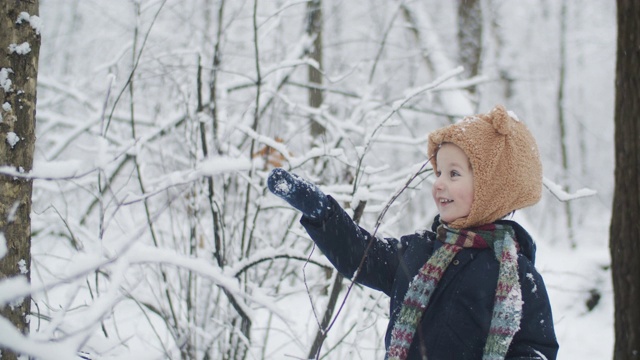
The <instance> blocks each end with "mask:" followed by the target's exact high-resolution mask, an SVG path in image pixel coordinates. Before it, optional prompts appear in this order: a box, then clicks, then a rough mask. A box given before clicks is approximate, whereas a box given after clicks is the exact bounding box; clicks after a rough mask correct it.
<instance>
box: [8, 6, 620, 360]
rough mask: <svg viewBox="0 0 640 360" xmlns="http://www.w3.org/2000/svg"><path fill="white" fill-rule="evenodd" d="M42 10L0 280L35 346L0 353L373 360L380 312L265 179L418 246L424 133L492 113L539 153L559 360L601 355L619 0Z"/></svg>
mask: <svg viewBox="0 0 640 360" xmlns="http://www.w3.org/2000/svg"><path fill="white" fill-rule="evenodd" d="M39 4H40V5H39V7H40V8H39V14H38V16H37V17H35V18H34V17H33V16H31V17H29V16H28V14H27V16H26V17H23V18H24V19H23V20H24V21H31V25H32V27H34V29H36V28H37V30H38V31H39V32H40V35H39V36H40V37H41V46H40V49H39V66H38V76H37V111H36V128H35V131H36V138H37V140H36V142H35V152H34V164H33V169H32V170H31V171H30V172H29V174H28V178H30V179H33V193H32V211H31V262H30V268H28V269H27V267H26V265H25V264H24V262H23V263H22V264H20V266H23V267H24V271H23V273H27V272H29V275H30V283H29V282H27V281H26V280H25V277H24V276H17V277H11V278H7V279H3V280H1V281H0V303H1V304H2V305H7V304H9V305H10V306H13V305H14V304H20V303H21V302H22V301H23V298H24V297H25V296H31V310H30V314H31V315H30V318H29V321H30V325H29V326H30V334H29V335H28V336H25V335H22V334H21V332H20V331H19V330H18V329H16V328H15V327H14V326H13V325H11V324H10V323H9V322H8V321H7V320H6V319H4V318H1V317H0V349H11V350H12V351H15V352H18V353H21V354H25V355H28V356H31V357H34V358H38V359H202V360H205V359H228V360H241V359H247V360H250V359H312V358H313V359H382V358H384V354H385V349H384V333H385V329H386V326H387V322H388V311H389V299H388V297H387V296H386V295H384V294H382V293H380V292H376V291H374V290H371V289H368V288H365V287H362V286H360V285H357V284H354V283H352V282H351V280H350V279H348V278H343V277H342V276H341V275H339V274H338V273H337V272H336V271H335V270H334V269H333V267H332V265H331V264H330V263H329V262H328V260H327V259H326V258H325V257H324V256H323V255H322V253H321V252H320V251H319V250H317V249H316V248H315V247H314V244H313V242H312V241H311V240H310V238H309V237H308V235H307V234H306V233H305V232H304V230H303V229H302V227H301V226H300V225H299V222H298V221H299V219H300V214H299V213H298V212H297V211H295V210H294V209H292V208H291V207H289V206H287V204H286V203H284V202H283V201H281V200H280V199H278V198H276V197H275V196H273V195H272V194H271V193H269V191H268V190H267V189H266V178H267V176H268V174H269V172H270V171H271V170H272V169H273V168H275V167H282V168H285V169H287V170H288V171H291V172H293V173H296V174H298V175H300V176H302V177H304V178H306V179H309V180H311V181H313V182H315V183H316V184H318V185H319V186H320V188H321V189H322V190H323V191H324V192H325V193H327V194H330V195H331V196H333V197H334V198H335V199H336V200H338V201H339V202H340V203H341V204H342V206H343V207H344V208H345V209H347V210H348V212H350V214H352V215H353V216H354V219H355V221H357V222H358V223H359V224H360V225H361V226H362V227H363V228H366V229H369V230H371V231H373V230H374V228H375V229H376V231H377V235H378V236H380V237H394V238H398V237H400V236H401V235H404V234H408V233H413V232H415V231H420V230H422V229H428V228H430V226H431V223H432V221H433V218H434V216H435V215H436V214H437V209H436V207H435V205H434V204H433V202H432V199H431V195H430V192H431V188H430V187H431V184H432V183H433V181H434V176H433V174H432V169H431V168H430V166H426V167H425V166H424V165H425V162H426V161H427V135H428V134H429V132H430V131H432V130H434V129H437V128H439V127H442V126H444V125H447V124H450V123H453V122H455V121H458V120H460V119H462V117H464V116H467V115H472V114H475V113H479V112H487V111H489V110H490V109H491V108H493V107H494V106H495V105H496V104H504V105H505V106H506V107H507V108H508V109H509V110H511V111H513V112H514V113H515V114H517V116H518V118H519V119H520V120H521V121H523V122H524V123H525V124H526V125H527V126H528V127H529V129H531V131H532V132H533V134H534V135H535V137H536V140H537V142H538V146H539V148H540V153H541V156H542V162H543V168H544V185H545V189H544V191H543V198H542V201H541V202H540V203H538V204H537V205H535V206H533V207H531V208H528V209H525V210H522V211H518V212H516V214H515V215H514V219H515V220H516V221H518V222H519V223H520V224H522V225H523V226H524V227H525V228H526V229H527V230H528V231H529V232H530V233H531V234H532V236H533V238H534V239H535V240H536V243H537V247H538V253H537V256H536V268H537V269H538V271H539V272H540V273H541V274H542V276H543V277H544V279H545V283H546V286H547V288H548V290H549V296H550V299H551V303H552V307H553V316H554V322H555V329H556V333H557V336H558V341H559V343H560V353H559V358H561V359H607V358H611V354H612V349H613V345H614V330H613V328H614V321H613V312H614V308H613V290H612V281H611V272H610V267H611V259H610V255H609V251H608V238H609V235H608V231H609V225H610V217H611V207H612V206H611V203H612V198H613V189H614V177H613V173H614V151H613V149H614V146H613V133H614V127H613V124H614V123H613V114H614V95H615V91H614V90H615V88H614V85H615V84H614V77H615V60H616V51H615V50H616V6H615V2H613V1H608V0H592V1H568V0H560V1H558V0H520V1H508V0H468V1H439V0H421V1H416V0H413V1H412V0H367V1H365V0H355V1H353V0H352V1H344V0H252V1H249V0H235V1H225V0H110V1H102V0H40V1H39ZM32 15H33V14H32ZM15 20H16V21H18V19H17V18H16V19H15ZM27 50H28V49H24V48H23V49H22V50H20V48H15V49H14V51H15V52H18V53H19V52H20V51H25V52H27ZM3 71H4V69H3ZM9 75H10V74H9V73H7V72H6V71H4V72H0V86H2V88H4V91H9V90H10V89H11V88H10V86H11V83H10V82H7V81H8V80H7V79H8V77H9ZM3 108H4V111H5V112H7V111H8V109H7V107H3ZM14 135H15V134H14ZM7 141H9V139H8V138H7ZM15 141H16V142H15V143H14V145H15V144H16V143H17V144H19V139H16V140H15ZM0 172H1V173H2V174H3V176H16V177H20V176H25V175H24V174H21V173H20V172H19V171H15V170H14V169H9V168H7V167H2V168H1V169H0ZM410 179H413V180H412V181H409V180H410ZM392 200H394V201H392ZM381 215H383V216H381ZM6 252H7V246H6V245H5V242H4V238H3V237H0V257H2V256H3V255H4V254H6ZM1 357H2V356H0V358H1Z"/></svg>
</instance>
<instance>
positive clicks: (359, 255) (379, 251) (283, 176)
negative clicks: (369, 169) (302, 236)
mask: <svg viewBox="0 0 640 360" xmlns="http://www.w3.org/2000/svg"><path fill="white" fill-rule="evenodd" d="M267 186H268V187H269V190H271V192H273V193H274V194H275V195H276V196H278V197H280V198H282V199H283V200H285V201H286V202H288V203H289V204H290V205H291V206H293V207H294V208H296V209H298V210H299V211H300V212H301V213H302V214H303V216H302V219H301V221H300V222H301V224H302V226H304V228H305V229H306V230H307V233H309V236H311V238H312V239H313V241H314V242H315V243H316V245H317V246H318V248H319V249H320V250H321V251H322V252H323V253H324V254H325V255H326V256H327V258H328V259H329V261H331V263H332V264H333V265H334V266H335V267H336V269H337V270H338V271H339V272H340V273H341V274H343V275H344V276H346V277H348V278H353V276H354V273H355V272H356V270H357V269H358V267H359V266H360V265H361V263H362V268H361V269H360V271H359V272H358V276H357V278H356V281H357V282H358V283H361V284H363V285H365V286H368V287H371V288H374V289H377V290H381V291H383V292H385V293H386V294H390V292H391V287H392V284H393V279H394V276H395V272H396V269H397V267H398V264H399V259H400V256H401V252H402V248H403V246H399V245H400V241H398V240H396V239H377V238H374V237H373V236H371V235H370V234H369V233H368V232H367V231H366V230H364V229H362V228H361V227H359V226H358V225H357V224H356V223H354V222H353V220H352V219H351V217H349V215H348V214H347V213H346V212H345V211H344V210H343V209H342V208H341V207H340V205H338V203H337V202H336V201H335V200H334V199H333V198H331V197H330V196H327V195H325V194H324V193H323V192H322V191H321V190H320V189H319V188H318V187H317V186H316V185H314V184H312V183H310V182H308V181H306V180H304V179H302V178H300V177H299V176H297V175H295V174H290V173H288V172H286V171H285V170H283V169H274V170H273V171H272V172H271V174H270V175H269V179H268V181H267ZM365 254H366V258H364V256H365ZM363 258H364V259H365V260H364V263H363V262H362V260H363Z"/></svg>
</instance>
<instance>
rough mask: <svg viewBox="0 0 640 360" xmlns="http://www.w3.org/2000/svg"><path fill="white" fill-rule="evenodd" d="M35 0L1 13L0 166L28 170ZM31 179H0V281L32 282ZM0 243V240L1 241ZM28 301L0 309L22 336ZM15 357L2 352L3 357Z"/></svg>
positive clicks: (36, 48)
mask: <svg viewBox="0 0 640 360" xmlns="http://www.w3.org/2000/svg"><path fill="white" fill-rule="evenodd" d="M37 15H38V1H37V0H32V1H3V2H2V7H1V11H0V51H2V54H3V56H0V115H1V116H0V120H1V121H0V166H8V167H11V168H15V169H16V170H17V171H19V172H25V173H27V172H29V171H31V168H32V165H33V150H34V146H35V112H36V79H37V75H38V54H39V52H40V34H39V18H37ZM31 190H32V181H31V180H27V179H21V178H17V177H9V176H0V232H1V233H2V234H3V235H4V238H5V240H6V245H7V253H6V254H5V256H4V257H3V258H2V259H0V281H1V280H3V279H6V278H8V277H13V276H19V275H21V276H26V277H27V279H28V280H29V281H30V280H31V274H30V270H31V253H30V250H31V218H30V214H31ZM0 241H2V239H1V238H0ZM30 311H31V299H30V298H25V299H23V300H22V301H21V302H19V303H16V304H10V305H9V306H6V307H3V308H2V309H0V315H1V316H3V317H5V318H7V319H8V320H9V321H11V323H12V324H14V325H15V327H16V328H17V329H19V330H20V331H22V332H23V333H25V334H26V333H28V332H29V320H28V315H29V313H30ZM16 358H17V355H16V354H13V353H10V352H7V351H3V352H2V359H16Z"/></svg>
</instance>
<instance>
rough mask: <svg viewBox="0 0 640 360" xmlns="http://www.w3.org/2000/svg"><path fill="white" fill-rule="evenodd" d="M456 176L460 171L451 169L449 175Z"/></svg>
mask: <svg viewBox="0 0 640 360" xmlns="http://www.w3.org/2000/svg"><path fill="white" fill-rule="evenodd" d="M456 176H460V173H459V172H457V171H456V170H452V171H451V177H456Z"/></svg>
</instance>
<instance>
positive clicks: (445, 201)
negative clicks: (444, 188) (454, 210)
mask: <svg viewBox="0 0 640 360" xmlns="http://www.w3.org/2000/svg"><path fill="white" fill-rule="evenodd" d="M452 202H453V200H449V199H440V204H449V203H452Z"/></svg>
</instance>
